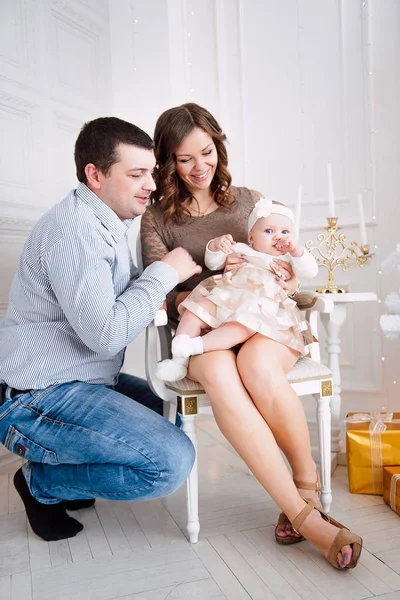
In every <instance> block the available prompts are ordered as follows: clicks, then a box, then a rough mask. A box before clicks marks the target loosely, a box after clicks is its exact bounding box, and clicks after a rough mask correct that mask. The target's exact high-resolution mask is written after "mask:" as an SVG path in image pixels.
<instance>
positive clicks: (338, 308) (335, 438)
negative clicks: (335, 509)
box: [319, 292, 377, 452]
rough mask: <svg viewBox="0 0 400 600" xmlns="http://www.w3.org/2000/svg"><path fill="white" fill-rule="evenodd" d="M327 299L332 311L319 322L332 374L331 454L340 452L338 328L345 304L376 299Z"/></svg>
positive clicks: (364, 296)
mask: <svg viewBox="0 0 400 600" xmlns="http://www.w3.org/2000/svg"><path fill="white" fill-rule="evenodd" d="M319 295H320V296H324V297H326V296H328V294H319ZM329 298H331V299H332V300H333V303H334V309H333V311H332V312H331V313H329V314H323V313H322V314H321V315H320V317H321V321H322V324H323V326H324V328H325V330H326V333H327V335H328V339H327V350H328V366H329V368H330V370H331V371H332V374H333V396H332V399H331V412H332V452H341V444H340V427H339V419H340V407H341V403H342V399H341V396H340V392H341V387H340V383H341V377H340V365H339V354H340V351H341V350H340V328H341V326H342V325H343V323H344V322H345V320H346V316H347V304H353V303H355V302H374V301H375V302H376V300H377V297H376V294H374V292H360V293H354V294H353V293H345V294H329Z"/></svg>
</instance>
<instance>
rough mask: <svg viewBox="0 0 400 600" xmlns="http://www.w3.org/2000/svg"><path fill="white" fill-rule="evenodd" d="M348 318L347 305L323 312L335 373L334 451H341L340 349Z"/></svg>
mask: <svg viewBox="0 0 400 600" xmlns="http://www.w3.org/2000/svg"><path fill="white" fill-rule="evenodd" d="M345 320H346V305H345V304H335V306H334V309H333V311H332V312H331V313H328V314H325V313H322V314H321V321H322V324H323V326H324V328H325V330H326V333H327V335H328V338H327V342H326V345H327V351H328V366H329V368H330V370H331V371H332V374H333V396H332V399H331V413H332V451H333V452H341V440H340V408H341V402H342V399H341V396H340V392H341V387H340V383H341V377H340V364H339V354H340V352H341V350H340V328H341V327H342V325H343V323H344V322H345Z"/></svg>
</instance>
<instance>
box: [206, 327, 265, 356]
mask: <svg viewBox="0 0 400 600" xmlns="http://www.w3.org/2000/svg"><path fill="white" fill-rule="evenodd" d="M254 334H255V331H253V330H252V329H249V328H248V327H245V326H244V325H242V324H241V323H235V322H233V321H231V322H228V323H224V324H223V325H221V326H220V327H218V328H217V329H213V330H212V331H210V332H209V333H206V334H205V335H203V337H202V341H203V348H204V352H212V351H214V350H229V349H230V348H233V347H234V346H236V344H242V343H243V342H245V341H246V340H248V339H249V338H251V336H253V335H254Z"/></svg>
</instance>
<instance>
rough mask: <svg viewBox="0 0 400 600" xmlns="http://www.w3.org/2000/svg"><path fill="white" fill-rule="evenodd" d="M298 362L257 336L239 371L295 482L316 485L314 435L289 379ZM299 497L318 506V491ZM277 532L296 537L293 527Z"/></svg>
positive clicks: (290, 353)
mask: <svg viewBox="0 0 400 600" xmlns="http://www.w3.org/2000/svg"><path fill="white" fill-rule="evenodd" d="M260 356H265V357H266V358H265V363H264V365H263V369H261V370H260V369H259V367H258V366H257V360H259V357H260ZM297 359H298V353H297V352H296V351H294V350H292V349H290V348H288V347H287V346H284V345H283V344H280V343H279V342H276V341H275V340H271V339H269V338H266V337H264V336H261V335H259V334H257V335H255V336H254V338H253V339H252V340H251V341H249V343H248V344H246V345H245V346H244V347H243V348H242V349H241V351H240V353H239V356H238V368H239V371H240V375H241V377H242V379H243V383H244V385H245V386H246V388H247V390H248V391H249V393H250V395H251V397H252V399H253V402H254V404H255V405H256V406H257V408H258V410H259V411H260V413H261V414H262V416H263V417H264V419H265V421H266V422H267V423H268V425H269V427H270V428H271V431H272V433H273V435H274V437H275V439H276V441H277V444H278V446H279V447H280V448H281V449H282V451H283V452H284V454H285V456H286V457H287V459H288V461H289V464H290V466H291V468H292V471H293V478H294V479H296V480H297V481H307V482H309V483H313V482H315V481H316V477H317V474H316V466H315V462H314V460H313V458H312V456H311V443H310V435H309V431H308V425H307V421H306V417H305V414H304V409H303V406H302V404H301V401H300V399H299V397H298V396H297V394H296V393H295V392H294V391H293V389H292V387H291V385H290V384H289V382H288V380H287V377H286V374H287V373H288V372H289V371H290V369H291V368H292V367H293V366H294V364H295V363H296V361H297ZM299 493H300V495H301V496H303V497H304V498H312V499H313V500H315V501H316V502H317V503H318V494H317V492H316V491H314V492H313V491H312V490H302V489H300V490H299ZM276 532H277V534H278V535H281V537H285V536H287V535H289V536H291V537H292V536H293V535H294V531H293V529H292V527H291V526H290V525H278V526H277V529H276Z"/></svg>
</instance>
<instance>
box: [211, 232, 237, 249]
mask: <svg viewBox="0 0 400 600" xmlns="http://www.w3.org/2000/svg"><path fill="white" fill-rule="evenodd" d="M234 243H235V242H234V241H233V237H232V236H231V234H230V233H228V234H227V235H221V236H219V237H216V238H214V239H213V240H211V242H209V244H208V249H209V250H211V252H218V251H221V252H223V253H224V254H231V253H232V250H231V246H232V244H234Z"/></svg>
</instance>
